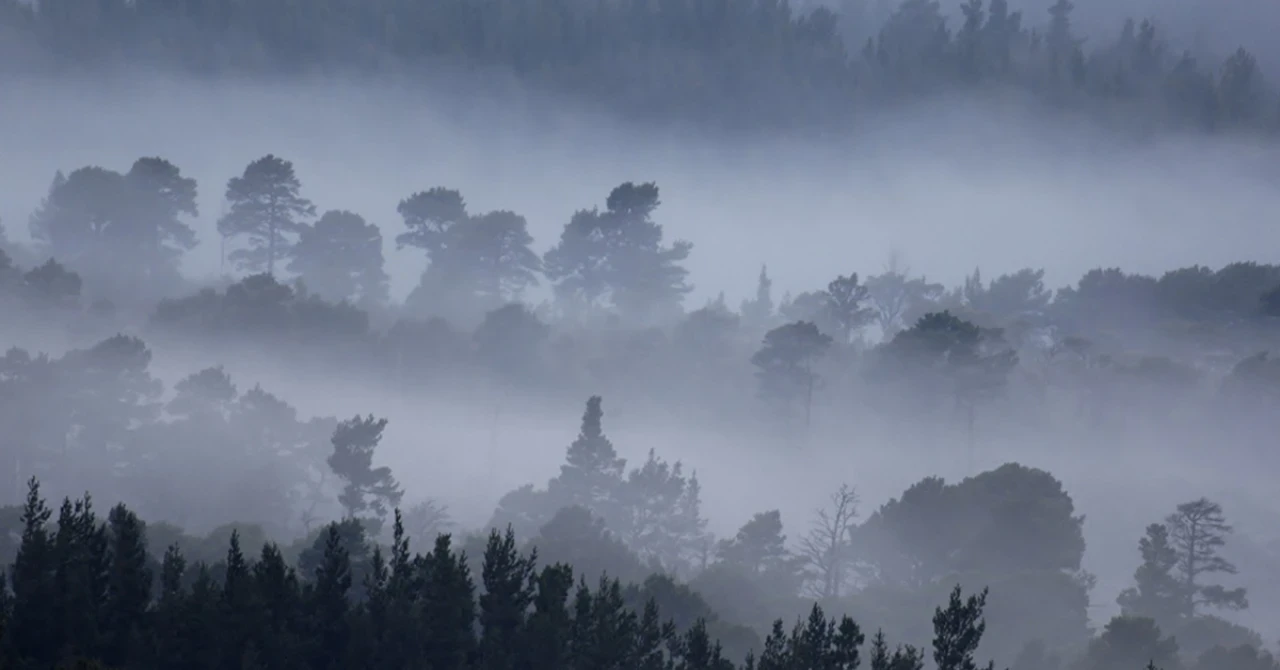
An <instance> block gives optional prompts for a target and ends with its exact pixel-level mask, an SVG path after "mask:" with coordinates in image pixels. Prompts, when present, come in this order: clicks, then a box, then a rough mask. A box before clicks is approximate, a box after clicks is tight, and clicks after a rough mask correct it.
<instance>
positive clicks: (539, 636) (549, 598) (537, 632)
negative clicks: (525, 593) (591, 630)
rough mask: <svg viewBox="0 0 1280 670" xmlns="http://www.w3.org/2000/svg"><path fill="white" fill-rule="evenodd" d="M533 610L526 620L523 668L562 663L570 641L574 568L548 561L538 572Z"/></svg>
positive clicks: (566, 654) (552, 666)
mask: <svg viewBox="0 0 1280 670" xmlns="http://www.w3.org/2000/svg"><path fill="white" fill-rule="evenodd" d="M535 582H536V593H535V595H534V597H533V612H532V613H531V614H530V615H529V618H528V620H527V621H526V623H525V636H524V639H525V648H524V654H523V656H524V663H523V665H522V667H525V668H559V667H563V666H562V664H563V663H565V661H566V659H567V657H568V650H569V641H570V632H571V631H570V622H571V617H570V615H569V608H568V603H569V592H570V591H572V590H573V570H571V569H570V568H569V567H568V566H566V565H548V566H546V567H544V568H542V571H541V572H539V573H538V576H537V579H536V580H535Z"/></svg>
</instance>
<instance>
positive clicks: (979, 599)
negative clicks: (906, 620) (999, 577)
mask: <svg viewBox="0 0 1280 670" xmlns="http://www.w3.org/2000/svg"><path fill="white" fill-rule="evenodd" d="M986 604H987V590H986V589H983V590H982V592H981V593H979V594H978V595H971V596H969V598H968V599H967V600H964V599H962V598H961V595H960V587H959V586H956V587H955V588H954V589H952V591H951V598H950V601H949V602H948V603H947V608H946V609H945V610H944V609H942V608H941V607H939V608H937V610H936V611H935V612H934V615H933V662H934V663H936V664H937V668H938V670H978V665H977V662H976V661H974V654H975V653H976V652H977V651H978V644H979V643H980V642H982V635H983V633H985V632H986V630H987V623H986V621H985V620H984V619H983V618H982V611H983V609H984V608H985V607H986ZM994 668H995V662H994V661H992V662H989V663H988V664H987V666H986V670H994Z"/></svg>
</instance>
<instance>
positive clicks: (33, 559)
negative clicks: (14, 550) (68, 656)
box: [9, 478, 60, 667]
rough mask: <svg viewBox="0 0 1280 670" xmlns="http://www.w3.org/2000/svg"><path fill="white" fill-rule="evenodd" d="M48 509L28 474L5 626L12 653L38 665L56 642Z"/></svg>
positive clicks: (50, 659) (45, 662) (46, 663)
mask: <svg viewBox="0 0 1280 670" xmlns="http://www.w3.org/2000/svg"><path fill="white" fill-rule="evenodd" d="M52 515H53V511H52V510H50V509H49V508H48V507H47V506H46V505H45V502H44V499H43V498H41V497H40V484H39V482H37V481H36V480H35V478H32V479H31V480H30V482H28V484H27V498H26V502H25V503H24V504H23V507H22V541H21V544H19V545H18V555H17V557H16V558H15V559H14V562H13V567H12V569H11V571H10V580H11V583H12V585H13V606H12V611H13V623H12V625H11V626H10V627H9V636H10V639H11V640H12V650H13V655H14V656H15V657H16V658H17V659H18V660H19V661H21V662H26V663H31V664H34V665H36V666H40V667H50V666H52V665H53V663H54V661H55V658H54V654H55V653H56V649H57V644H58V643H59V642H60V640H59V633H58V626H59V621H58V619H57V610H56V606H57V600H58V598H59V588H58V586H57V584H56V583H55V582H54V572H53V570H54V566H55V565H56V564H57V561H56V554H55V553H54V546H53V538H52V536H51V535H50V533H49V528H48V524H49V519H50V518H51V517H52Z"/></svg>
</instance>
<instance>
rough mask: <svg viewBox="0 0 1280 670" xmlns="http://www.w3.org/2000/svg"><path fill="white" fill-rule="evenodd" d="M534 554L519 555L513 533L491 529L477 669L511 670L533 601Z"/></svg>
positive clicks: (482, 601) (486, 550)
mask: <svg viewBox="0 0 1280 670" xmlns="http://www.w3.org/2000/svg"><path fill="white" fill-rule="evenodd" d="M535 560H536V555H531V556H521V555H520V552H519V551H518V550H517V548H516V538H515V533H514V532H513V531H512V530H511V528H510V527H508V528H507V531H506V533H505V534H502V535H499V534H498V531H496V530H494V531H492V532H490V533H489V542H488V545H487V546H486V547H485V552H484V567H483V574H482V578H483V583H484V592H483V593H482V594H481V596H480V626H481V637H480V668H481V669H482V670H514V669H515V668H516V666H517V659H518V654H517V649H518V648H519V646H520V644H521V643H522V642H523V641H522V640H521V639H520V638H521V633H522V632H523V630H524V628H525V625H526V621H525V618H526V616H527V613H528V611H529V607H530V606H531V605H532V604H533V600H534V584H535V580H534V574H535V572H534V561H535Z"/></svg>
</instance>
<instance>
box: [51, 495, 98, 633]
mask: <svg viewBox="0 0 1280 670" xmlns="http://www.w3.org/2000/svg"><path fill="white" fill-rule="evenodd" d="M53 545H54V556H55V558H54V562H55V565H56V567H55V568H54V582H55V584H56V585H57V588H58V590H59V594H58V597H57V599H56V603H57V611H58V614H59V616H58V620H59V622H60V627H59V635H58V636H57V638H56V639H57V641H58V642H57V644H56V645H55V646H54V649H57V650H58V651H59V652H60V653H62V654H63V656H64V657H67V655H70V656H75V655H88V656H89V657H92V656H94V655H96V654H97V653H98V652H99V650H100V646H101V642H102V640H101V635H102V623H103V619H104V610H103V606H104V604H105V599H106V593H107V578H108V576H107V536H106V528H105V526H103V525H101V524H99V523H98V518H97V515H96V514H94V511H93V500H92V498H91V497H90V496H89V495H88V494H86V495H85V496H84V497H82V498H81V499H79V500H76V501H75V502H74V503H73V502H72V501H71V500H70V499H63V502H62V507H61V508H60V509H59V511H58V521H57V530H56V531H55V533H54V538H53Z"/></svg>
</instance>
